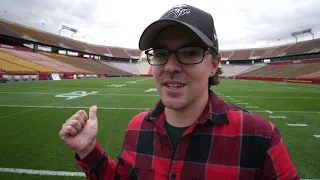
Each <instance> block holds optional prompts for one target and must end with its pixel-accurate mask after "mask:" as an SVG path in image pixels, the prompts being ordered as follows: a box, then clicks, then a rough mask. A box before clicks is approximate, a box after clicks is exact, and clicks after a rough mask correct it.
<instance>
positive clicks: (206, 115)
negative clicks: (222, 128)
mask: <svg viewBox="0 0 320 180" xmlns="http://www.w3.org/2000/svg"><path fill="white" fill-rule="evenodd" d="M227 106H228V104H227V103H226V102H224V101H223V100H222V99H220V98H219V97H218V96H217V95H216V94H215V93H214V92H213V91H212V90H211V89H209V99H208V103H207V105H206V107H205V109H204V111H203V112H202V114H201V115H200V117H199V118H198V122H199V124H204V123H206V122H207V121H210V122H212V123H213V124H215V125H224V124H230V121H229V119H228V115H227ZM164 108H165V106H164V104H163V103H162V101H161V100H160V101H158V103H157V104H156V105H155V107H154V108H153V109H151V110H150V111H149V112H148V114H147V115H146V116H145V118H144V120H156V119H159V118H160V116H161V115H162V114H163V113H164Z"/></svg>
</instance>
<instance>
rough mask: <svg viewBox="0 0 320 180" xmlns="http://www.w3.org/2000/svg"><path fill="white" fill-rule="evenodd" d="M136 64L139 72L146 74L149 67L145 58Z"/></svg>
mask: <svg viewBox="0 0 320 180" xmlns="http://www.w3.org/2000/svg"><path fill="white" fill-rule="evenodd" d="M137 66H138V70H139V73H140V74H142V75H147V74H148V73H149V70H150V68H151V66H150V64H149V63H148V62H147V60H146V59H142V60H140V61H139V62H138V65H137Z"/></svg>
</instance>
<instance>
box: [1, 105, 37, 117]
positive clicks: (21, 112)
mask: <svg viewBox="0 0 320 180" xmlns="http://www.w3.org/2000/svg"><path fill="white" fill-rule="evenodd" d="M35 109H38V107H36V108H32V109H27V110H25V111H20V112H17V113H13V114H9V115H6V116H0V119H3V118H7V117H10V116H15V115H18V114H23V113H26V112H29V111H33V110H35Z"/></svg>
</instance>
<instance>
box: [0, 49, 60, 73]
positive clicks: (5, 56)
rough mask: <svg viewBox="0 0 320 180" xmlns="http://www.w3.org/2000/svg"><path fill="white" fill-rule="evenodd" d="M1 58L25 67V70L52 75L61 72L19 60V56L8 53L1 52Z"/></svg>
mask: <svg viewBox="0 0 320 180" xmlns="http://www.w3.org/2000/svg"><path fill="white" fill-rule="evenodd" d="M0 58H1V59H2V60H4V61H7V62H10V63H14V64H16V65H19V66H23V67H25V68H28V69H32V70H35V71H38V72H45V73H52V72H60V71H58V70H56V69H53V68H50V67H46V66H42V65H39V64H36V63H33V62H30V61H28V60H25V59H22V58H19V57H17V56H13V55H11V54H8V53H4V52H2V51H0Z"/></svg>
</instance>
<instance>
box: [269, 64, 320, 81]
mask: <svg viewBox="0 0 320 180" xmlns="http://www.w3.org/2000/svg"><path fill="white" fill-rule="evenodd" d="M280 66H281V65H280ZM282 66H283V65H282ZM319 70H320V63H310V64H288V65H285V67H284V68H282V70H281V71H279V72H277V73H273V74H272V75H271V76H270V77H283V78H296V77H299V76H302V75H305V74H310V73H313V72H316V71H319Z"/></svg>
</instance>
